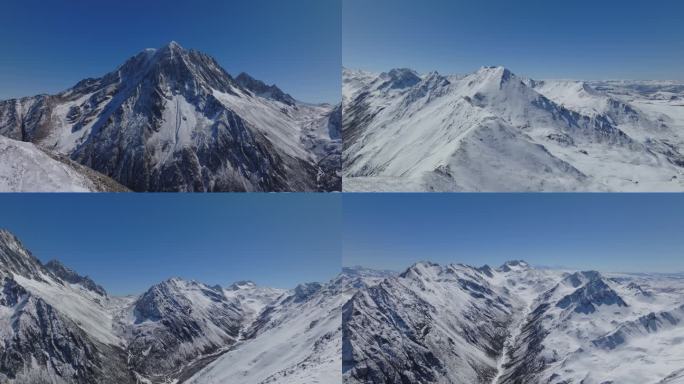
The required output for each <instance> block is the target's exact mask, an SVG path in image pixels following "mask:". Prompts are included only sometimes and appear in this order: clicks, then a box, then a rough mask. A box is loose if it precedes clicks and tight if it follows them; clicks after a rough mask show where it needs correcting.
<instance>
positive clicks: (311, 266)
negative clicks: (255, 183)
mask: <svg viewBox="0 0 684 384" xmlns="http://www.w3.org/2000/svg"><path fill="white" fill-rule="evenodd" d="M0 212H2V214H1V215H0V228H6V229H9V230H10V231H12V232H13V233H15V234H16V235H17V236H18V237H19V238H20V239H21V240H22V242H23V243H24V245H25V246H26V247H27V248H29V249H30V250H31V251H32V252H33V254H34V255H35V256H36V257H38V258H39V259H40V260H42V261H43V262H45V261H48V260H50V259H53V258H56V259H59V260H60V261H62V262H63V263H64V264H65V265H67V266H69V267H71V268H73V269H75V270H76V271H77V272H79V273H81V274H83V275H89V276H91V277H92V278H93V279H94V280H95V281H96V282H98V283H100V284H102V285H103V286H104V287H105V288H106V289H107V290H108V291H110V292H112V293H115V294H129V293H140V292H142V291H144V290H145V289H147V288H148V287H149V286H150V285H152V284H155V283H157V282H160V281H163V280H165V279H167V278H170V277H175V276H179V277H183V278H186V279H195V280H198V281H202V282H204V283H207V284H221V285H227V284H229V283H231V282H234V281H236V280H252V281H255V282H257V283H258V284H262V285H266V286H274V287H280V288H292V287H294V286H296V285H297V284H299V283H303V282H310V281H320V282H324V281H327V280H329V279H331V278H333V277H334V276H336V275H337V274H338V273H339V272H340V267H341V258H342V256H341V220H342V219H341V200H340V195H334V194H303V193H302V194H260V193H254V194H214V195H200V194H93V195H84V194H2V195H0Z"/></svg>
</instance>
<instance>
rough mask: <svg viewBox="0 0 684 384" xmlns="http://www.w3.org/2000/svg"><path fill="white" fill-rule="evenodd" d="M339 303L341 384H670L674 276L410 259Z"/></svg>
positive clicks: (677, 370)
mask: <svg viewBox="0 0 684 384" xmlns="http://www.w3.org/2000/svg"><path fill="white" fill-rule="evenodd" d="M353 275H355V276H359V278H361V279H364V278H363V276H368V278H366V280H365V281H366V282H367V284H358V285H357V286H358V287H359V289H358V291H357V293H356V294H355V295H354V296H353V297H352V299H351V300H349V302H347V303H346V304H345V306H344V312H343V372H344V382H345V383H348V384H355V383H426V384H427V383H452V384H466V383H467V384H523V383H550V384H569V383H577V384H579V383H583V384H607V383H615V384H617V383H620V384H643V383H653V384H655V383H659V384H666V383H671V384H674V383H681V382H682V379H684V368H683V367H682V361H681V356H684V347H683V346H682V343H681V340H682V339H683V338H684V305H683V304H682V300H681V298H682V297H683V296H682V295H683V294H684V276H682V275H662V274H653V275H651V274H636V275H626V274H602V273H599V272H596V271H581V272H573V271H563V270H553V269H541V268H534V267H531V266H530V265H528V264H527V263H525V262H524V261H510V262H507V263H505V264H504V265H502V266H500V267H498V268H491V267H489V266H484V267H472V266H467V265H462V264H452V265H446V266H443V265H438V264H434V263H429V262H421V263H417V264H415V265H413V266H411V267H410V268H408V269H407V270H406V271H404V272H403V273H401V274H398V275H395V276H386V275H385V277H384V278H383V277H379V275H378V274H377V273H372V272H369V271H363V270H356V271H355V273H354V274H353Z"/></svg>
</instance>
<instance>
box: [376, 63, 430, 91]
mask: <svg viewBox="0 0 684 384" xmlns="http://www.w3.org/2000/svg"><path fill="white" fill-rule="evenodd" d="M380 76H381V77H382V78H384V79H385V80H386V81H385V83H383V85H382V87H383V88H389V89H403V88H410V87H412V86H414V85H416V84H418V83H419V82H420V81H421V78H420V76H419V75H418V73H417V72H416V71H414V70H412V69H409V68H394V69H392V70H390V71H389V72H386V73H382V74H381V75H380Z"/></svg>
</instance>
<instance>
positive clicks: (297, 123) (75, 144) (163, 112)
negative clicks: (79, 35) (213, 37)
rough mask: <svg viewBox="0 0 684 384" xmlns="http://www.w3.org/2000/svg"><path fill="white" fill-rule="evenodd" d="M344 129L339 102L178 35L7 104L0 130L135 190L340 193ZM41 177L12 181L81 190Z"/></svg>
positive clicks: (12, 161) (14, 162) (1, 105)
mask: <svg viewBox="0 0 684 384" xmlns="http://www.w3.org/2000/svg"><path fill="white" fill-rule="evenodd" d="M340 131H341V107H340V106H339V105H338V106H332V105H328V104H308V103H303V102H300V101H298V100H295V99H294V98H293V97H292V96H290V95H288V94H287V93H285V92H283V91H282V90H280V89H279V88H278V87H276V86H275V85H266V84H265V83H263V82H262V81H259V80H256V79H254V78H252V77H251V76H249V75H247V74H245V73H242V74H240V75H238V76H236V77H233V76H231V75H230V74H228V73H227V72H226V71H225V70H224V69H223V68H221V66H220V65H219V64H218V63H217V62H216V60H214V59H213V58H212V57H210V56H208V55H206V54H204V53H202V52H199V51H195V50H187V49H184V48H183V47H181V46H180V45H179V44H177V43H175V42H171V43H169V44H168V45H166V46H164V47H162V48H159V49H146V50H144V51H142V52H140V53H139V54H137V55H135V56H134V57H131V58H130V59H128V60H127V61H126V62H125V63H124V64H122V65H121V66H120V67H118V68H117V69H116V70H114V71H112V72H110V73H108V74H106V75H104V76H102V77H100V78H95V79H93V78H88V79H84V80H82V81H80V82H79V83H78V84H76V85H75V86H74V87H72V88H70V89H68V90H66V91H63V92H60V93H58V94H56V95H38V96H34V97H24V98H20V99H11V100H5V101H0V135H3V136H6V137H9V138H11V139H14V140H19V141H24V142H30V143H33V144H36V145H37V146H39V147H41V148H43V149H45V150H48V151H50V152H51V153H55V154H56V155H59V156H62V157H65V158H68V159H70V160H72V161H74V162H77V163H80V164H82V165H83V166H86V167H89V168H91V169H93V170H95V171H97V172H99V173H102V174H104V175H107V176H109V177H111V178H112V179H114V180H116V181H117V182H119V183H120V184H122V185H125V186H126V187H128V188H129V189H131V190H134V191H339V190H340V189H341V173H340V172H341V163H340V157H341V145H342V144H341V134H340ZM3 160H6V161H5V162H4V164H5V166H9V167H13V168H18V167H22V168H28V167H33V166H35V164H33V163H26V162H25V161H24V159H23V158H22V157H16V158H15V157H13V156H9V157H7V159H5V158H4V157H3ZM31 172H32V174H35V173H37V172H38V171H36V170H32V171H31V170H30V171H29V172H28V173H29V174H31ZM45 172H48V170H45ZM44 178H45V181H44V183H45V184H46V185H47V186H45V187H44V186H42V185H39V184H36V183H39V182H41V180H42V178H39V179H37V180H29V181H26V182H24V181H23V180H20V181H18V182H15V183H22V184H23V186H24V187H26V188H28V187H33V188H36V189H40V188H43V189H48V188H50V183H55V182H56V181H59V180H63V181H64V183H65V184H64V185H63V186H62V189H64V190H70V189H73V188H72V187H73V185H72V184H73V182H70V181H69V180H67V179H65V178H64V177H63V175H62V174H61V173H58V174H56V175H48V176H45V177H44ZM0 181H2V182H4V181H5V179H4V178H2V179H0ZM0 188H4V189H9V188H13V186H11V185H0Z"/></svg>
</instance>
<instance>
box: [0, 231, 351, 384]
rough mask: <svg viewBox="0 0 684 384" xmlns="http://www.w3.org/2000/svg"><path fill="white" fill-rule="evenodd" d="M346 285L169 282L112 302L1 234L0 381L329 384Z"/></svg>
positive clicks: (336, 363) (336, 378)
mask: <svg viewBox="0 0 684 384" xmlns="http://www.w3.org/2000/svg"><path fill="white" fill-rule="evenodd" d="M347 284H351V283H349V282H348V281H347V279H346V278H344V277H342V276H340V277H338V278H337V279H335V280H333V281H330V282H328V283H325V284H319V283H309V284H302V285H300V286H298V287H296V288H295V289H292V290H281V289H273V288H266V287H259V286H256V285H255V284H254V283H252V282H249V281H242V282H237V283H234V284H232V285H229V286H228V287H221V286H218V285H214V286H209V285H206V284H202V283H199V282H196V281H187V280H183V279H180V278H172V279H169V280H166V281H163V282H161V283H159V284H156V285H154V286H152V287H150V288H149V289H148V290H147V291H145V292H144V293H142V294H140V295H137V296H127V297H116V296H111V295H109V294H108V293H107V292H106V291H105V290H104V288H102V287H101V286H99V285H98V284H97V283H96V282H94V281H93V280H92V279H90V278H88V277H84V276H80V275H79V274H78V273H76V272H75V271H73V270H71V269H69V268H67V267H65V266H64V265H62V264H61V263H59V262H58V261H51V262H49V263H46V264H42V263H41V262H40V261H39V260H38V259H37V258H35V257H34V256H33V255H32V254H31V253H30V252H29V251H28V250H27V249H26V248H25V247H24V246H23V245H22V244H21V242H20V241H19V239H17V238H16V237H15V236H14V235H12V234H11V233H9V232H7V231H4V230H0V346H2V347H1V348H0V382H2V383H12V384H17V383H22V384H29V383H30V384H37V383H69V384H71V383H84V384H85V383H87V384H92V383H112V384H114V383H116V384H127V383H131V384H134V383H155V384H156V383H171V382H173V383H193V384H210V383H211V384H215V383H216V384H218V383H226V382H230V383H236V384H237V383H245V384H246V383H255V384H256V383H291V384H295V383H298V384H306V383H311V384H313V383H338V382H341V380H342V377H341V371H340V355H341V349H342V346H341V320H340V319H341V312H342V305H343V304H344V302H346V301H347V300H348V299H349V298H350V297H351V294H352V293H353V292H351V288H349V287H348V286H347Z"/></svg>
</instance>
